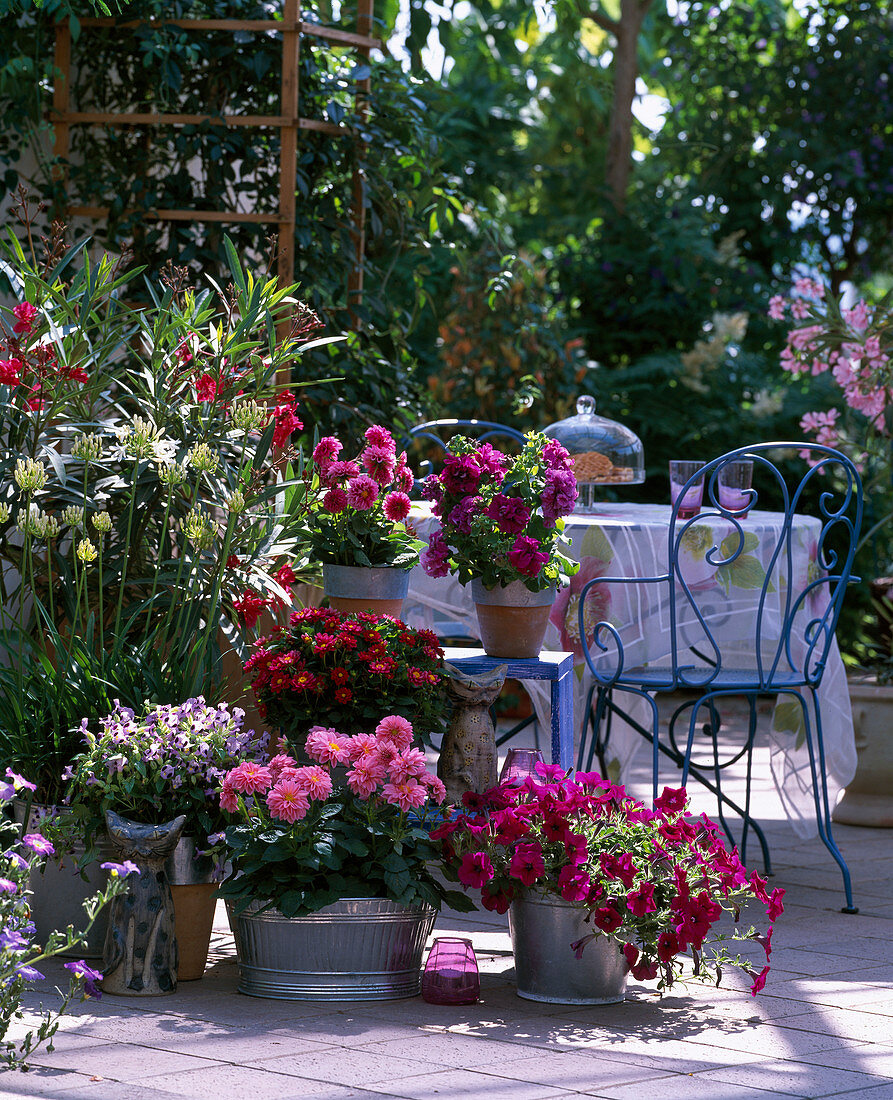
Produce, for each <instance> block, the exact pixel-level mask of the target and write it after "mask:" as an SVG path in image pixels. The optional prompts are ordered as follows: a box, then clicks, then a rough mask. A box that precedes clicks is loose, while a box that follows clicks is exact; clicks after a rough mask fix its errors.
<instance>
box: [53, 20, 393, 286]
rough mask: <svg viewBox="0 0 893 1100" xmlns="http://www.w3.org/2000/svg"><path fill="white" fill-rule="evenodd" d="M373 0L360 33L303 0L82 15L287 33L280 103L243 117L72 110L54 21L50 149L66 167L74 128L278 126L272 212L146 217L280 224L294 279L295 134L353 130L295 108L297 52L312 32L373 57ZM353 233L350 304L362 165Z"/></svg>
mask: <svg viewBox="0 0 893 1100" xmlns="http://www.w3.org/2000/svg"><path fill="white" fill-rule="evenodd" d="M373 8H374V0H357V30H356V33H354V32H352V31H344V30H340V29H338V28H334V27H326V26H322V25H320V24H317V23H308V22H305V21H304V20H302V19H301V4H300V0H283V7H282V18H281V19H158V18H152V19H144V20H138V19H137V20H119V19H115V18H103V17H91V18H83V19H81V20H80V25H81V27H83V28H89V27H116V28H133V27H140V26H146V25H147V24H148V25H149V26H173V27H177V28H180V29H182V30H189V31H234V32H237V31H248V32H258V33H261V32H266V31H276V32H278V33H280V34H281V35H282V73H281V91H280V108H279V114H278V115H243V114H223V115H220V114H165V113H161V112H154V111H149V112H113V113H107V112H97V111H92V112H91V111H73V110H71V87H70V76H71V61H72V35H71V29H70V26H69V23H68V21H67V20H64V21H62V22H60V23H58V24H57V26H56V44H55V65H56V70H57V74H58V76H57V79H56V81H55V87H54V91H53V124H54V147H53V152H54V155H55V157H56V158H57V163H58V164H59V165H61V166H64V164H65V162H66V161H67V160H68V156H69V152H70V140H71V127H72V126H158V127H162V126H194V125H202V124H205V123H210V124H211V125H224V126H249V127H272V128H275V129H278V130H280V131H281V135H280V137H281V140H280V150H279V209H278V210H277V211H271V212H269V213H258V212H249V211H240V210H195V209H176V210H168V209H153V210H150V211H148V212H147V213H146V214H145V217H146V218H147V219H150V220H156V221H161V222H164V221H172V222H173V221H186V222H193V223H195V224H202V223H207V222H218V223H226V222H230V223H236V222H242V223H253V224H264V223H270V224H272V225H276V226H277V233H278V267H277V276H278V279H279V282H280V284H281V285H283V286H285V285H289V284H291V283H293V282H294V273H295V213H296V206H295V203H296V190H297V152H298V132H299V131H300V130H316V131H319V132H322V133H326V134H331V135H332V136H333V137H339V138H353V139H354V140H356V141H359V138H357V137H356V135H355V134H354V131H353V130H352V129H351V128H350V127H348V126H346V125H344V124H341V123H335V122H328V121H325V120H321V119H312V118H303V117H301V115H300V114H299V110H298V102H299V100H298V92H299V65H298V62H299V57H300V48H301V38H302V36H304V35H309V36H312V37H315V38H320V39H323V40H326V41H328V42H331V43H333V44H335V45H339V46H348V47H351V48H353V49H355V50H356V51H357V53H359V54H360V55H361V56H362V57H363V58H364V59H365V60H367V61H368V59H369V55H370V51H371V50H373V49H378V48H380V47H381V42H380V41H379V39H377V38H374V37H372V34H371V32H372V20H373ZM370 88H371V80H370V78H369V77H366V78H365V79H362V80H359V81H357V84H356V89H355V95H356V97H357V114H358V116H359V117H360V118H362V117H363V116H364V114H365V110H366V96H367V95H368V93H369V91H370ZM67 212H68V214H69V215H73V216H79V217H86V218H93V219H100V218H103V217H107V216H108V214H109V208H108V207H103V206H84V205H69V206H68V207H67ZM351 235H352V238H353V242H354V264H353V268H352V270H351V273H350V277H349V281H348V288H347V290H348V301H349V302H350V303H351V304H352V305H355V304H357V303H358V302H359V300H360V297H361V295H362V290H363V257H364V253H365V193H364V181H363V176H362V171H361V169H360V167H359V165H358V164H357V166H356V167H355V168H354V173H353V185H352V203H351Z"/></svg>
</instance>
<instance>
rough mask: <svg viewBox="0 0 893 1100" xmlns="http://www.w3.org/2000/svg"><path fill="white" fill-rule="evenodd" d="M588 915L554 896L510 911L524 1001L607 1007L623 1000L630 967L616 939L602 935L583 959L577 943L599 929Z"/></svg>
mask: <svg viewBox="0 0 893 1100" xmlns="http://www.w3.org/2000/svg"><path fill="white" fill-rule="evenodd" d="M585 916H586V910H585V909H584V908H582V907H581V906H580V905H574V904H572V903H571V902H567V901H564V899H563V898H557V897H553V896H549V897H540V896H537V895H534V894H525V895H523V896H521V897H518V898H515V900H514V901H513V902H512V904H511V906H510V908H509V933H510V934H511V937H512V949H513V951H514V953H515V981H516V982H517V986H518V996H519V997H524V998H525V999H526V1000H528V1001H545V1002H547V1003H549V1004H568V1005H607V1004H616V1003H617V1002H618V1001H622V1000H623V997H624V991H625V989H626V976H627V970H628V966H627V962H626V959H625V958H624V955H623V953H622V951H621V950H620V944H619V943H618V942H617V940H615V939H614V937H613V936H606V935H604V934H602V933H599V935H597V936H596V937H595V939H594V940H590V941H589V943H587V944H586V946H585V947H584V948H583V952H582V954H581V956H580V958H579V959H578V958H577V957H576V956H575V954H574V952H573V951H572V950H571V946H570V945H571V944H572V943H576V942H577V940H580V939H582V938H583V937H584V936H588V935H590V934H591V933H592V932H593V931H595V928H594V927H593V926H592V925H591V924H586V923H584V919H583V918H584V917H585Z"/></svg>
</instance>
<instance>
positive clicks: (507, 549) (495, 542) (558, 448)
mask: <svg viewBox="0 0 893 1100" xmlns="http://www.w3.org/2000/svg"><path fill="white" fill-rule="evenodd" d="M447 452H448V453H447V455H446V456H445V458H444V462H443V469H442V471H441V472H440V473H439V474H431V475H429V476H428V477H427V478H426V479H425V488H424V496H425V498H426V499H427V500H429V501H431V507H432V510H433V512H434V514H435V515H436V516H438V518H439V519H440V527H439V528H438V529H437V530H435V531H434V532H433V533H432V535H431V538H430V541H429V544H428V549H427V550H426V551H425V553H424V554H423V555H422V567H423V568H424V570H425V572H426V573H427V574H428V576H430V577H443V576H446V574H447V573H450V572H452V573H455V574H456V576H457V577H458V579H459V582H460V583H461V584H467V583H468V582H469V581H471V584H472V596H473V598H474V602H475V606H476V609H477V615H478V623H479V625H480V628H481V640H482V642H483V645H484V649H485V650H486V651H487V653H489V654H490V655H491V656H494V657H536V656H537V655H538V654H539V651H540V649H541V647H542V643H543V637H544V635H545V631H546V626H547V624H548V616H549V607H550V606H551V604H552V602H553V600H554V598H555V592H556V590H557V587H558V585H560V584H563V583H566V580H567V578H568V577H570V576H572V575H573V574H574V573H576V571H577V568H578V565H577V563H576V562H574V561H572V560H571V559H570V558H569V557H568V556H567V555H566V554H564V553H563V552H562V550H561V547H562V546H567V545H569V543H570V540H569V539H568V537H567V536H566V535H565V534H564V520H563V517H564V516H566V515H568V514H569V513H570V512H572V511H573V507H574V501H575V500H576V499H577V482H576V479H575V477H574V474H573V459H572V458H571V457H570V455H569V454H568V452H567V451H566V450H565V448H564V447H562V445H561V444H560V443H559V442H558V441H557V440H555V439H547V438H546V436H544V435H543V434H542V433H539V432H531V433H529V434H528V436H527V440H526V442H525V443H524V446H523V448H522V449H521V452H520V454H518V455H517V456H513V457H511V458H510V457H508V456H507V455H504V454H503V453H502V452H501V451H498V450H496V448H495V447H493V446H492V445H491V444H489V443H486V442H483V443H482V442H480V441H476V440H471V439H467V438H466V437H465V436H454V437H453V438H452V439H451V440H450V442H449V443H448V444H447Z"/></svg>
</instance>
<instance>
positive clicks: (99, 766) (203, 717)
mask: <svg viewBox="0 0 893 1100" xmlns="http://www.w3.org/2000/svg"><path fill="white" fill-rule="evenodd" d="M242 719H243V711H242V710H241V709H239V708H235V709H233V710H230V708H229V707H228V706H227V704H225V703H221V704H219V705H217V706H212V705H210V704H208V703H206V702H205V700H204V699H203V698H201V697H198V698H195V699H187V700H186V702H185V703H182V704H180V705H179V706H162V705H156V706H149V705H146V706H145V707H144V708H143V709H142V710H141V711H139V712H135V711H134V710H133V709H132V708H130V707H125V706H122V705H121V704H119V705H118V706H116V707H115V710H114V711H113V712H112V713H111V714H109V715H108V716H107V717H106V718H104V719H102V721H101V722H100V732H99V733H98V734H97V733H93V732H92V731H91V730H90V729H89V728H88V722H87V720H86V719H84V722H83V724H82V734H83V739H84V743H85V745H86V748H85V749H84V751H83V752H81V753H80V754H79V755H78V756H76V757H75V758H74V761H73V762H72V764H71V765H69V767H67V768H66V769H65V774H64V778H65V780H66V793H65V805H66V806H68V807H69V809H70V810H71V813H72V817H73V818H74V822H75V823H76V827H77V830H78V832H79V834H80V835H81V836H82V837H83V838H84V840H85V841H86V843H87V844H88V845H93V846H96V845H97V844H98V843H100V842H102V841H103V840H105V837H106V817H105V815H106V811H107V810H114V811H115V812H116V813H118V814H120V815H121V816H122V817H124V818H126V819H127V820H129V821H134V822H138V823H141V824H161V823H162V822H166V821H169V820H170V819H171V818H174V817H178V816H179V815H181V814H183V815H184V816H185V817H186V822H185V825H184V827H183V831H182V836H181V839H180V841H179V842H178V845H177V848H176V850H175V851H174V854H173V855H172V856H171V857H170V858H169V859H168V861H167V864H166V867H165V870H166V872H167V877H168V880H169V882H170V884H171V890H172V893H173V896H174V910H175V914H176V921H177V928H178V934H177V940H178V943H179V947H180V966H179V970H178V978H179V980H180V981H189V980H191V979H195V978H200V977H201V976H202V974H203V973H204V969H205V964H206V962H207V958H208V943H209V941H210V937H211V927H212V924H213V920H214V906H215V900H214V897H213V894H214V890H215V889H216V883H218V882H219V881H220V879H221V878H222V870H223V863H222V852H223V846H222V840H223V829H224V828H225V825H226V820H225V818H224V815H223V813H222V811H221V809H220V805H219V802H218V799H217V796H216V792H217V788H218V786H219V783H220V780H221V778H222V777H223V776H224V775H225V774H226V772H227V771H228V770H229V769H230V768H232V767H233V766H234V765H235V764H236V763H237V761H239V760H245V759H252V760H265V759H266V751H265V750H266V746H267V743H268V741H269V735H267V734H263V735H256V734H255V733H254V732H253V731H252V730H245V729H243V728H242V726H243V722H242ZM92 854H93V853H92V852H88V853H87V854H86V857H85V858H87V859H89V858H90V856H91V855H92Z"/></svg>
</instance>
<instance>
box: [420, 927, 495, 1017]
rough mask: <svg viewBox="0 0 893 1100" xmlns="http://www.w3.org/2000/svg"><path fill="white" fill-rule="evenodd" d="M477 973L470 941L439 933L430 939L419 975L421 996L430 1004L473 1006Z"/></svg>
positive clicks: (478, 987)
mask: <svg viewBox="0 0 893 1100" xmlns="http://www.w3.org/2000/svg"><path fill="white" fill-rule="evenodd" d="M480 995H481V976H480V973H479V972H478V961H477V959H476V958H475V954H474V948H473V947H472V946H471V940H463V939H458V938H452V937H450V936H442V937H440V938H438V939H436V940H435V941H434V943H433V944H432V946H431V950H430V951H429V952H428V958H427V960H426V962H425V972H424V973H423V974H422V997H423V999H424V1000H426V1001H427V1002H428V1004H432V1005H473V1004H474V1003H475V1001H477V1000H478V998H479V997H480Z"/></svg>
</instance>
